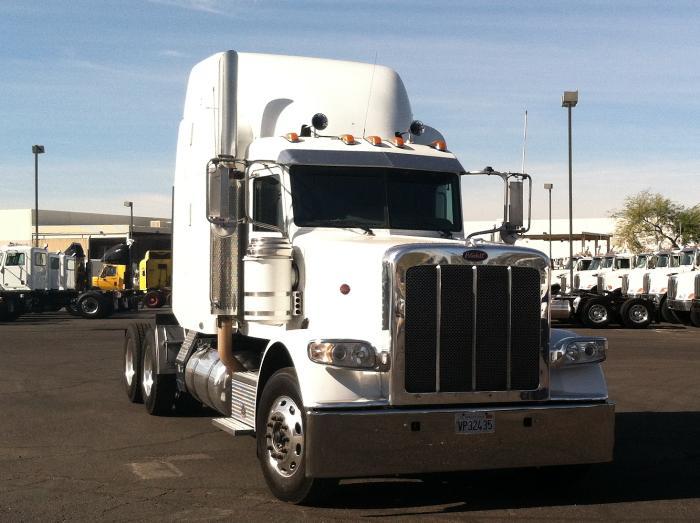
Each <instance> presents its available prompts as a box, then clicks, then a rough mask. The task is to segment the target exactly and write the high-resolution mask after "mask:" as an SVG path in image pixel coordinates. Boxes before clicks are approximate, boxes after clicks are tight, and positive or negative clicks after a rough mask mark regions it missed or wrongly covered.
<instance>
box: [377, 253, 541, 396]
mask: <svg viewBox="0 0 700 523" xmlns="http://www.w3.org/2000/svg"><path fill="white" fill-rule="evenodd" d="M466 250H479V251H484V252H486V253H487V255H488V258H487V259H486V260H484V261H480V262H474V261H467V260H465V259H464V257H463V254H464V252H465V251H466ZM455 265H457V266H471V267H472V268H473V270H474V271H475V272H478V270H479V267H481V266H493V267H502V268H505V269H506V270H507V273H508V287H509V290H508V292H509V293H510V292H512V282H513V278H512V268H515V267H524V268H531V269H536V270H537V271H538V273H539V279H540V313H539V316H540V317H539V322H540V324H539V326H538V327H539V328H538V332H539V338H540V339H539V353H538V356H537V359H538V361H539V365H538V366H539V380H538V381H539V383H538V384H537V386H536V387H534V388H531V389H525V390H522V389H518V388H517V387H514V386H512V383H511V379H512V377H511V372H510V369H511V365H510V363H511V361H512V358H513V357H514V356H515V354H513V353H512V352H511V347H510V341H511V336H512V332H511V312H512V311H511V309H510V307H511V301H512V298H511V299H509V300H505V299H504V306H505V307H506V308H507V311H504V312H505V315H506V318H507V325H508V327H507V328H506V329H505V330H506V332H505V333H503V332H496V335H503V334H505V336H506V337H507V344H508V351H507V356H506V357H507V362H508V365H507V366H506V369H507V370H506V372H507V377H506V380H507V386H506V387H504V388H505V389H506V390H503V388H501V389H499V390H478V387H473V388H476V389H477V390H473V389H472V390H459V391H450V390H445V387H446V384H445V373H442V374H441V372H440V370H441V366H440V360H441V358H445V357H448V358H449V357H454V352H452V353H449V352H447V351H449V350H450V348H449V347H439V341H438V340H436V339H426V340H424V341H425V343H426V344H430V343H432V344H433V347H435V348H433V349H432V351H430V350H426V351H425V353H424V354H421V357H425V358H427V359H431V358H434V362H433V361H432V360H431V361H430V362H429V364H430V369H431V372H433V370H434V374H432V376H433V378H431V379H434V382H435V389H434V390H433V391H430V390H428V389H430V388H431V386H432V384H430V386H428V385H426V387H427V388H426V390H428V391H427V392H409V391H407V390H406V382H407V379H406V372H407V363H406V319H405V313H406V274H407V272H408V270H409V269H411V268H416V269H419V270H422V269H421V267H420V266H428V267H432V269H434V272H435V273H438V274H440V277H438V278H437V279H436V280H435V295H436V296H438V297H439V296H441V294H439V293H438V281H442V276H443V275H444V273H445V270H446V268H449V267H451V266H455ZM438 267H439V268H438ZM426 270H427V269H426ZM448 272H449V269H448ZM462 272H463V273H464V271H462ZM441 273H442V274H441ZM426 277H427V278H430V276H428V275H426ZM477 281H478V280H477V278H470V282H469V283H470V284H471V285H473V289H472V292H473V294H474V296H476V295H477V293H478V292H479V289H478V288H477ZM384 284H385V289H387V290H389V292H387V293H385V302H384V309H385V310H384V315H383V317H384V319H385V320H386V321H385V322H384V328H385V329H389V330H390V331H391V340H392V368H391V374H390V390H389V399H390V403H391V404H392V405H420V404H459V403H461V404H474V403H506V402H521V401H545V400H547V399H548V398H549V367H548V357H547V354H548V346H549V328H548V320H549V295H548V289H549V284H550V282H549V269H548V262H547V257H546V256H545V255H544V254H543V253H541V252H539V251H536V250H534V249H529V248H524V247H513V246H500V245H494V244H477V245H476V246H473V247H465V245H464V244H436V243H430V244H410V245H401V246H397V247H394V248H392V249H389V250H388V251H387V253H386V255H385V258H384ZM437 301H440V300H437ZM474 303H475V304H476V305H478V302H477V301H475V302H474ZM432 305H433V306H434V307H433V309H432V310H433V311H434V310H437V311H438V314H445V313H446V311H445V310H444V306H442V305H441V306H438V304H436V303H433V304H432ZM438 307H442V310H440V309H439V308H438ZM476 308H477V307H473V309H476ZM431 312H432V311H431ZM462 313H463V314H471V315H473V318H472V321H473V322H476V310H469V311H462ZM465 318H466V317H465ZM422 321H427V322H431V324H435V323H436V320H435V317H434V316H432V314H428V315H426V317H425V318H422ZM437 323H438V324H439V323H440V322H439V321H438V322H437ZM446 325H447V326H448V327H449V328H450V329H459V328H460V323H459V321H457V322H447V323H446ZM431 328H433V329H435V332H438V333H439V330H437V329H439V328H440V327H438V326H437V325H435V326H434V327H431ZM477 328H478V325H475V326H474V331H476V329H477ZM438 338H439V336H438ZM475 339H476V335H474V337H473V338H472V340H471V343H472V344H474V343H475ZM474 349H475V347H474V346H472V350H471V351H470V353H471V360H472V361H471V362H467V361H464V362H462V365H463V367H464V371H465V372H470V373H471V375H472V381H471V383H472V384H474V380H475V374H476V373H477V370H478V369H477V366H476V363H477V362H476V361H475V359H476V357H477V351H475V350H474ZM481 354H484V352H483V351H482V352H481ZM487 357H488V354H487ZM426 362H427V360H426ZM433 365H434V367H433ZM414 368H415V366H414ZM443 369H444V367H443Z"/></svg>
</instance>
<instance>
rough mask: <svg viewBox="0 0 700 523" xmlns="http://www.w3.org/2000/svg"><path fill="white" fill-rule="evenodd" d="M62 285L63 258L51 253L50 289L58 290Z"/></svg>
mask: <svg viewBox="0 0 700 523" xmlns="http://www.w3.org/2000/svg"><path fill="white" fill-rule="evenodd" d="M60 285H61V260H60V258H59V257H58V255H55V254H54V255H49V289H51V290H54V291H55V290H58V289H59V287H60Z"/></svg>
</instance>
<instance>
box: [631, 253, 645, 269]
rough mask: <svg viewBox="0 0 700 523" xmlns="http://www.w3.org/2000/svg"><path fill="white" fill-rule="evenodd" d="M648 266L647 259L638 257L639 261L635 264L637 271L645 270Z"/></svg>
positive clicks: (642, 256)
mask: <svg viewBox="0 0 700 523" xmlns="http://www.w3.org/2000/svg"><path fill="white" fill-rule="evenodd" d="M646 266H647V257H646V256H644V255H639V256H637V260H636V262H635V264H634V268H635V269H644V268H646Z"/></svg>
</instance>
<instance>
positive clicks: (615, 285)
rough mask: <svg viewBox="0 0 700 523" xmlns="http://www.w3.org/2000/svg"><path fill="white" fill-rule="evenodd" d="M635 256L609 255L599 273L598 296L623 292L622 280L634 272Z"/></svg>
mask: <svg viewBox="0 0 700 523" xmlns="http://www.w3.org/2000/svg"><path fill="white" fill-rule="evenodd" d="M633 261H634V256H632V255H631V254H613V255H607V256H605V258H604V259H603V264H602V267H601V268H600V270H599V271H598V280H597V282H596V290H597V292H598V294H605V293H611V292H617V293H619V292H621V289H622V279H623V277H624V276H625V275H626V274H629V272H630V271H631V270H632V264H633Z"/></svg>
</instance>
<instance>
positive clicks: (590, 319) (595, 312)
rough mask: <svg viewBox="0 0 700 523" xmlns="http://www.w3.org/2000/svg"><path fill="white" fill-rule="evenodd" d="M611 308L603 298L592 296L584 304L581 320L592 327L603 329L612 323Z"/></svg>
mask: <svg viewBox="0 0 700 523" xmlns="http://www.w3.org/2000/svg"><path fill="white" fill-rule="evenodd" d="M611 315H612V314H611V311H610V308H609V307H608V304H607V301H606V300H605V299H603V298H591V299H590V300H588V301H586V302H585V303H584V304H583V307H582V309H581V321H582V322H583V324H584V325H585V326H586V327H589V328H591V329H603V328H605V327H607V326H608V325H609V324H610V316H611Z"/></svg>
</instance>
